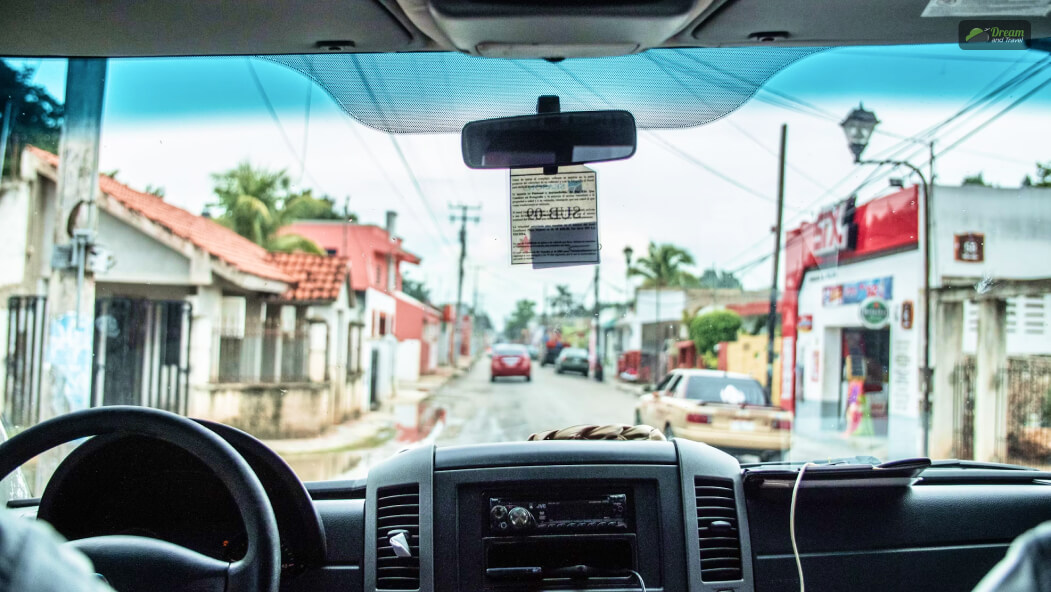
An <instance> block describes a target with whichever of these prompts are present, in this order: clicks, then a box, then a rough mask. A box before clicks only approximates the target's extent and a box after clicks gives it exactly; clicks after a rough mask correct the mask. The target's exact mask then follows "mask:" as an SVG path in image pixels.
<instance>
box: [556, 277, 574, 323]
mask: <svg viewBox="0 0 1051 592" xmlns="http://www.w3.org/2000/svg"><path fill="white" fill-rule="evenodd" d="M550 302H551V310H552V311H553V312H554V314H555V315H557V316H562V317H568V316H570V315H572V314H573V311H574V309H575V308H576V299H575V298H574V297H573V293H572V292H570V291H569V286H567V285H566V284H558V285H557V286H555V295H554V297H552V298H551V300H550Z"/></svg>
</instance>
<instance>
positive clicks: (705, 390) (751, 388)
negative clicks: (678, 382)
mask: <svg viewBox="0 0 1051 592" xmlns="http://www.w3.org/2000/svg"><path fill="white" fill-rule="evenodd" d="M686 398H687V399H689V400H691V401H701V402H702V403H726V404H728V405H766V394H765V393H764V392H763V387H762V386H761V385H760V384H759V383H758V382H756V381H755V380H752V379H748V378H716V377H709V376H690V377H688V378H687V379H686Z"/></svg>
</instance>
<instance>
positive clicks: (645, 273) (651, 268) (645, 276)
mask: <svg viewBox="0 0 1051 592" xmlns="http://www.w3.org/2000/svg"><path fill="white" fill-rule="evenodd" d="M688 265H693V255H691V254H690V252H689V251H687V250H686V249H683V248H682V247H677V246H675V245H672V244H668V243H665V244H660V245H658V244H657V243H654V242H650V245H649V249H648V252H647V254H646V256H645V257H640V258H639V259H637V260H636V261H635V263H634V264H633V265H632V266H631V267H630V268H629V269H628V275H630V276H633V277H641V278H642V287H643V288H655V287H656V288H666V287H678V288H690V287H696V286H697V285H698V281H697V278H696V277H695V276H694V275H692V274H690V273H689V272H687V271H686V270H685V269H684V268H685V267H686V266H688Z"/></svg>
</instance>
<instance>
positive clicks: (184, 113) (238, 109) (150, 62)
mask: <svg viewBox="0 0 1051 592" xmlns="http://www.w3.org/2000/svg"><path fill="white" fill-rule="evenodd" d="M708 51H710V53H707V54H705V55H706V59H713V57H712V56H718V55H719V54H718V51H719V50H708ZM738 51H739V50H738ZM761 52H762V48H759V49H757V50H755V53H756V55H761ZM328 57H333V56H328ZM339 57H341V58H347V57H349V56H339ZM377 57H378V56H369V55H365V56H362V58H361V59H363V60H365V61H369V60H373V59H376V58H377ZM1042 57H1046V54H1041V53H1039V52H1035V51H1026V52H1017V54H1016V52H976V51H963V50H960V49H959V48H958V47H957V46H956V45H943V46H899V47H860V48H837V49H832V50H826V51H823V52H820V53H817V54H814V55H811V56H809V57H806V58H803V59H802V60H800V61H799V62H797V63H796V64H794V65H791V66H789V67H788V68H786V69H784V70H783V71H781V72H780V73H778V74H776V75H775V76H774V78H773V79H772V80H771V81H769V83H768V87H769V88H771V89H774V90H777V91H781V92H785V93H789V94H792V95H796V96H798V97H801V98H807V97H810V98H814V97H825V98H829V97H843V96H845V97H850V98H853V97H864V98H866V99H868V100H869V101H870V103H871V102H872V101H875V100H879V99H883V98H892V99H897V100H900V99H902V98H903V97H906V96H907V97H909V98H910V99H912V100H921V101H946V102H956V101H960V100H965V99H968V98H970V97H971V96H973V95H974V93H975V92H977V91H978V90H980V89H981V88H982V87H983V86H984V85H985V84H986V83H988V82H989V81H990V80H992V79H994V78H996V77H997V76H999V75H1000V74H1001V73H1002V72H1004V70H1005V69H1008V68H1012V67H1016V68H1021V67H1024V66H1025V65H1026V64H1031V63H1033V62H1035V61H1036V60H1038V59H1041V58H1042ZM395 59H397V60H400V61H401V62H402V63H405V62H407V61H411V60H413V59H414V58H413V56H412V54H405V55H403V56H399V57H397V58H395ZM623 59H626V58H614V59H613V60H610V61H608V62H607V63H608V64H609V68H610V69H611V70H616V69H617V68H618V67H620V65H621V64H622V63H623V62H621V61H618V60H623ZM714 59H717V58H714ZM248 60H249V58H244V57H217V58H140V59H114V60H111V61H110V72H109V80H108V82H107V84H108V87H107V102H106V117H107V120H108V121H111V122H115V121H125V120H131V119H163V120H171V119H173V118H177V117H192V118H201V117H208V116H218V117H228V116H231V115H238V116H249V117H257V116H265V115H266V110H265V109H266V108H265V105H264V103H263V101H262V100H261V98H260V96H259V93H258V91H257V89H256V87H255V84H254V82H253V79H252V76H251V72H250V70H249V66H248V63H247V62H248ZM455 60H456V62H455V63H457V64H460V63H463V64H464V65H466V66H468V67H470V65H471V64H472V63H492V61H491V60H486V59H485V58H470V57H467V56H458V57H457V58H455ZM7 61H8V62H9V63H11V64H12V65H15V66H16V67H20V66H30V67H38V70H37V73H36V75H35V78H34V82H35V83H37V84H41V85H43V86H44V87H45V88H47V89H48V90H49V91H51V92H52V93H53V94H54V95H55V96H56V97H62V95H63V94H64V91H65V61H64V60H57V59H9V60H7ZM252 62H253V65H254V67H255V70H256V72H257V74H258V76H259V77H260V79H261V81H262V82H263V84H264V86H265V88H266V92H267V94H268V97H269V100H270V102H271V103H272V105H273V106H274V108H275V109H277V110H278V111H279V112H302V111H303V109H304V105H305V100H306V86H307V81H306V80H305V78H304V77H303V76H302V75H300V74H299V73H298V72H295V71H292V70H291V69H288V68H285V67H279V66H275V65H274V64H272V63H269V62H266V61H263V60H260V59H252ZM347 64H348V67H349V60H348V62H347ZM735 64H736V62H733V63H729V64H728V65H730V66H732V65H735ZM737 65H739V64H737ZM832 75H835V79H834V80H832V79H830V76H832ZM440 78H441V77H435V79H436V80H437V79H440ZM319 94H320V93H318V94H315V95H314V101H313V103H312V108H319V109H322V110H325V109H330V108H332V107H333V105H332V104H331V101H330V100H329V99H328V98H327V97H324V98H321V97H320V96H319ZM319 99H320V100H319ZM481 100H485V99H481ZM490 100H491V99H490ZM1033 101H1034V102H1045V103H1046V102H1047V101H1051V93H1041V94H1040V95H1037V96H1036V97H1034V98H1033Z"/></svg>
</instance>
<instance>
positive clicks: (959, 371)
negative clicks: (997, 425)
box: [952, 357, 977, 458]
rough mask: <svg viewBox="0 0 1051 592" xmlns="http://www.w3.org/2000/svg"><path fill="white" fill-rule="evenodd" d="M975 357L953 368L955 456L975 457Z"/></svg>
mask: <svg viewBox="0 0 1051 592" xmlns="http://www.w3.org/2000/svg"><path fill="white" fill-rule="evenodd" d="M976 372H977V370H976V368H975V365H974V358H971V357H968V358H964V361H963V363H962V364H959V365H958V366H956V368H953V371H952V384H953V414H952V417H953V426H952V428H953V429H952V433H953V447H952V449H953V456H954V457H956V458H974V381H975V378H976Z"/></svg>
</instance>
